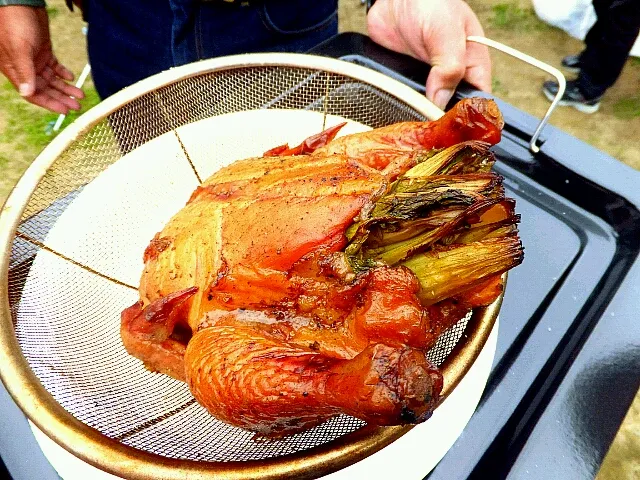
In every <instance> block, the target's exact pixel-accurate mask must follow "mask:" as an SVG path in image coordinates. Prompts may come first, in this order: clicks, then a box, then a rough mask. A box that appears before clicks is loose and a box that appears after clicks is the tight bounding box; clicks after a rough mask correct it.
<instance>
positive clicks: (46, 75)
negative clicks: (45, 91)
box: [40, 67, 84, 98]
mask: <svg viewBox="0 0 640 480" xmlns="http://www.w3.org/2000/svg"><path fill="white" fill-rule="evenodd" d="M40 77H42V78H43V79H44V80H45V81H46V83H48V84H49V85H50V86H51V87H52V88H55V89H56V90H58V91H59V92H60V93H62V94H64V95H66V96H68V97H75V98H84V92H83V91H82V90H80V89H79V88H78V87H76V86H75V85H69V84H68V83H66V82H64V81H63V80H61V79H60V78H58V77H57V76H56V75H55V73H54V71H53V70H52V69H51V68H50V67H45V68H43V69H42V72H40Z"/></svg>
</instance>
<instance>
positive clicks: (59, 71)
mask: <svg viewBox="0 0 640 480" xmlns="http://www.w3.org/2000/svg"><path fill="white" fill-rule="evenodd" d="M49 67H51V70H53V72H54V73H55V74H56V75H57V76H58V77H60V78H62V79H64V80H68V81H69V82H70V81H72V80H73V73H72V72H71V71H70V70H69V69H68V68H67V67H65V66H64V65H62V64H61V63H59V62H58V60H57V59H56V58H55V57H53V58H52V61H51V62H50V64H49Z"/></svg>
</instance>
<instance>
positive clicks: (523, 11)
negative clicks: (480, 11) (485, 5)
mask: <svg viewBox="0 0 640 480" xmlns="http://www.w3.org/2000/svg"><path fill="white" fill-rule="evenodd" d="M491 9H492V10H493V17H492V18H491V24H492V25H493V26H494V27H495V28H500V29H503V30H518V31H530V30H549V29H551V27H550V26H549V25H547V24H546V23H544V22H542V21H541V20H539V19H538V17H537V16H536V13H535V11H534V10H533V8H531V7H529V8H521V7H520V6H519V5H518V3H517V2H509V3H499V4H498V5H494V6H493V7H492V8H491Z"/></svg>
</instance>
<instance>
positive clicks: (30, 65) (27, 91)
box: [7, 51, 36, 97]
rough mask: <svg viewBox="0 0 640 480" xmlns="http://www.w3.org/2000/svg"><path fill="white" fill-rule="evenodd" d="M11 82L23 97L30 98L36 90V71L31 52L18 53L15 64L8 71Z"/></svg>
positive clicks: (14, 60)
mask: <svg viewBox="0 0 640 480" xmlns="http://www.w3.org/2000/svg"><path fill="white" fill-rule="evenodd" d="M7 70H8V73H7V76H8V77H9V80H11V82H12V83H13V84H14V85H15V86H16V88H17V89H18V92H19V93H20V95H22V96H23V97H29V96H31V95H33V94H34V92H35V90H36V69H35V64H34V61H33V58H32V56H31V55H30V54H29V52H27V51H25V52H21V53H18V54H17V55H16V56H15V58H14V59H13V64H12V65H11V66H10V67H9V68H8V69H7Z"/></svg>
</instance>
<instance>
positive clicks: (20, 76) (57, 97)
mask: <svg viewBox="0 0 640 480" xmlns="http://www.w3.org/2000/svg"><path fill="white" fill-rule="evenodd" d="M0 38H1V39H2V41H0V72H2V73H3V74H4V75H6V77H7V78H8V79H9V81H10V82H11V83H12V84H13V86H14V87H16V89H17V90H18V92H19V93H20V95H22V96H23V97H24V98H25V99H26V100H27V101H28V102H30V103H33V104H34V105H39V106H41V107H44V108H46V109H47V110H51V111H52V112H56V113H64V114H67V113H68V112H69V110H79V109H80V104H79V103H78V101H77V100H76V98H84V93H83V92H82V90H80V89H79V88H76V87H75V86H73V85H69V84H68V83H66V82H65V80H67V81H71V80H73V74H72V73H71V72H70V71H69V70H67V69H66V68H65V67H64V66H63V65H62V64H60V63H59V62H58V60H57V59H56V57H55V55H54V54H53V50H52V48H51V37H50V36H49V19H48V17H47V12H46V10H45V9H44V8H34V7H26V6H21V5H11V6H3V7H0ZM73 97H75V98H73Z"/></svg>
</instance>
